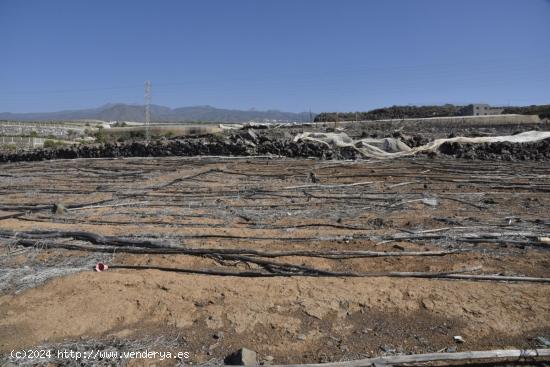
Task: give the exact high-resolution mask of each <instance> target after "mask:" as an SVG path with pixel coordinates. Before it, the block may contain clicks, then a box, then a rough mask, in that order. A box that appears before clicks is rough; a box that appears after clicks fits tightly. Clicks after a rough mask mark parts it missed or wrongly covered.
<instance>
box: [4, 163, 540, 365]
mask: <svg viewBox="0 0 550 367" xmlns="http://www.w3.org/2000/svg"><path fill="white" fill-rule="evenodd" d="M549 176H550V163H549V162H521V163H516V162H492V161H483V162H481V161H465V160H452V159H440V158H435V159H428V158H409V159H403V160H392V161H319V160H312V159H299V160H293V159H285V158H267V157H256V158H251V157H248V158H229V157H225V158H220V157H193V158H183V157H170V158H128V159H77V160H60V161H46V162H23V163H9V164H2V165H1V168H0V352H1V353H3V354H4V355H7V354H8V353H9V352H10V351H11V350H13V349H21V348H30V347H36V346H48V347H52V348H61V347H67V348H72V349H79V348H80V349H92V348H96V349H98V348H103V349H104V350H109V348H117V349H128V350H131V349H134V350H135V349H140V348H149V349H151V350H173V351H188V352H189V353H190V357H189V359H187V360H185V361H174V360H172V361H166V360H165V361H162V362H158V363H160V364H158V365H174V364H176V363H182V362H185V363H197V364H206V363H210V364H216V363H221V361H222V360H223V358H224V357H225V356H227V355H228V354H230V353H231V352H233V351H235V350H237V349H239V348H241V347H247V348H250V349H252V350H255V351H256V352H257V353H258V357H259V360H260V361H263V362H265V363H273V364H284V363H306V362H309V363H313V362H327V361H339V360H351V359H359V358H366V357H370V356H378V355H385V354H394V353H423V352H435V351H445V350H447V351H454V350H457V351H464V350H485V349H499V348H534V347H537V345H538V344H537V343H538V341H537V340H538V339H537V338H538V337H541V336H542V337H549V336H550V317H549V316H550V284H548V283H540V282H534V281H531V282H527V281H500V280H480V279H467V277H464V275H466V276H469V275H500V276H509V277H512V276H521V277H537V278H550V252H549V246H550V244H549V240H548V237H549V226H550V215H549V213H548V210H549V208H550V181H549ZM52 204H62V206H59V207H57V210H56V211H52ZM100 261H101V262H104V263H106V264H108V265H109V266H110V268H109V269H108V270H107V271H104V272H95V271H94V270H93V268H94V266H95V264H96V263H97V262H100ZM116 266H119V268H116ZM132 266H134V268H132ZM154 268H156V269H154ZM175 269H179V271H171V270H175ZM209 273H210V274H209ZM449 273H453V274H449ZM465 278H466V279H465ZM457 335H460V336H462V338H463V339H464V343H457V342H455V341H454V340H453V337H454V336H457ZM51 362H52V364H51V365H57V362H56V361H51ZM58 362H59V361H58ZM96 362H97V363H96V364H99V363H100V362H99V361H96ZM146 362H147V361H141V362H138V361H130V362H129V364H128V365H136V364H139V363H146ZM105 363H107V362H105ZM147 363H149V364H151V363H153V362H151V361H148V362H147ZM155 363H156V362H155ZM107 365H109V364H107Z"/></svg>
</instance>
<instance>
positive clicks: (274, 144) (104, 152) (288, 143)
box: [0, 132, 359, 162]
mask: <svg viewBox="0 0 550 367" xmlns="http://www.w3.org/2000/svg"><path fill="white" fill-rule="evenodd" d="M198 155H222V156H253V155H279V156H286V157H314V158H320V159H356V158H358V157H359V153H358V152H356V151H355V150H353V149H349V148H336V149H333V148H329V147H328V146H326V145H324V144H320V143H315V142H308V141H300V142H294V141H292V139H291V138H278V139H271V138H269V137H268V136H265V135H261V136H256V134H248V133H246V132H243V133H236V134H232V135H228V136H223V137H212V136H211V137H202V138H184V139H177V140H156V141H152V142H150V143H147V142H145V141H135V142H130V143H106V144H96V145H81V146H72V147H64V148H58V149H37V150H29V151H23V152H18V153H10V152H4V153H0V162H19V161H42V160H50V159H74V158H117V157H164V156H198Z"/></svg>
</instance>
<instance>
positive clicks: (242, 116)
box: [0, 103, 310, 122]
mask: <svg viewBox="0 0 550 367" xmlns="http://www.w3.org/2000/svg"><path fill="white" fill-rule="evenodd" d="M144 116H145V107H144V106H143V105H134V104H126V103H107V104H105V105H102V106H99V107H95V108H87V109H74V110H62V111H55V112H27V113H11V112H0V120H15V121H54V120H55V121H59V120H60V121H66V120H103V121H139V122H142V121H144V119H145V117H144ZM309 119H310V113H309V112H298V113H296V112H284V111H279V110H266V111H259V110H254V109H252V110H237V109H225V108H216V107H212V106H209V105H201V106H187V107H177V108H170V107H166V106H161V105H151V121H152V122H192V121H201V122H246V121H250V120H261V121H263V120H278V121H287V122H290V121H309Z"/></svg>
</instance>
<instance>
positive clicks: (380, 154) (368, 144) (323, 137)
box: [294, 131, 550, 159]
mask: <svg viewBox="0 0 550 367" xmlns="http://www.w3.org/2000/svg"><path fill="white" fill-rule="evenodd" d="M548 138H550V131H527V132H524V133H520V134H516V135H505V136H484V137H477V138H467V137H460V136H459V137H455V138H446V139H436V140H434V141H432V142H430V143H428V144H425V145H422V146H419V147H416V148H410V147H409V146H408V145H407V144H405V143H403V142H402V141H401V140H399V139H394V138H385V139H372V138H369V139H358V140H353V139H351V138H350V137H349V136H348V135H347V134H345V133H316V132H305V133H302V134H298V135H296V137H295V138H294V141H295V142H297V141H300V140H308V141H315V142H318V143H323V144H326V145H328V146H329V147H340V148H343V147H349V148H352V149H355V150H356V151H358V152H359V153H361V155H362V156H364V157H365V158H378V159H391V158H399V157H405V156H412V155H415V154H417V153H420V152H435V151H437V150H438V149H439V147H440V146H441V145H442V144H444V143H462V144H482V143H500V142H510V143H530V142H535V141H539V140H544V139H548Z"/></svg>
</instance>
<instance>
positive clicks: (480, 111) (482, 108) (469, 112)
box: [464, 104, 504, 116]
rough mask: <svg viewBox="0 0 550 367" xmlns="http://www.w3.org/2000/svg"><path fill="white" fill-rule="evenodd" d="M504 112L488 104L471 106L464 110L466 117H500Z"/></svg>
mask: <svg viewBox="0 0 550 367" xmlns="http://www.w3.org/2000/svg"><path fill="white" fill-rule="evenodd" d="M502 111H504V109H503V108H495V107H491V106H489V105H488V104H471V105H468V106H466V107H465V108H464V115H466V116H487V115H500V114H501V113H502Z"/></svg>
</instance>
